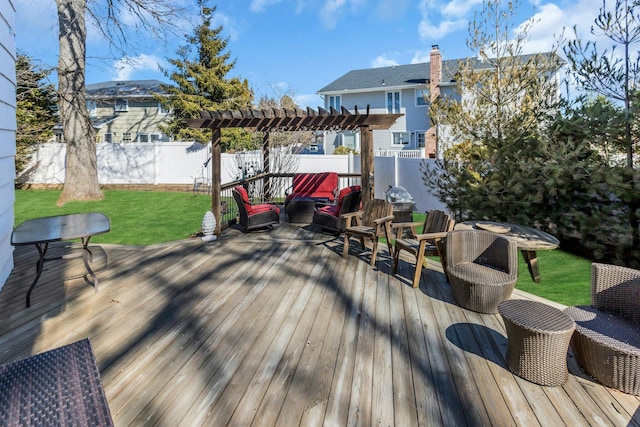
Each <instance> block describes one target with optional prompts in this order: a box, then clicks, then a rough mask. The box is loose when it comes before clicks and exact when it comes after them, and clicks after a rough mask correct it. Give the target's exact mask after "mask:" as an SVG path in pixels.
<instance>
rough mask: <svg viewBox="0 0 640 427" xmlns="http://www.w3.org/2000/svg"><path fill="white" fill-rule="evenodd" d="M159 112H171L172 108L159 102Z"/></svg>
mask: <svg viewBox="0 0 640 427" xmlns="http://www.w3.org/2000/svg"><path fill="white" fill-rule="evenodd" d="M158 113H160V114H171V108H169V107H165V106H164V105H162V104H161V103H160V102H158Z"/></svg>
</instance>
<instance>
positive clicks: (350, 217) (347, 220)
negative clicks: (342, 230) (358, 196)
mask: <svg viewBox="0 0 640 427" xmlns="http://www.w3.org/2000/svg"><path fill="white" fill-rule="evenodd" d="M363 213H364V212H363V211H356V212H348V213H346V214H342V218H343V219H344V223H345V227H349V226H351V225H352V224H353V220H354V218H355V220H356V223H357V224H359V223H360V221H361V218H362V214H363Z"/></svg>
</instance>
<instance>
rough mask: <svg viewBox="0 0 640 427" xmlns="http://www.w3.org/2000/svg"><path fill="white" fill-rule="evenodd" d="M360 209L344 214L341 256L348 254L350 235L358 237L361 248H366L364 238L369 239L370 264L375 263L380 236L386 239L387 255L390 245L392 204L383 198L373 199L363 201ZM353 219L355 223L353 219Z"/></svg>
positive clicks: (390, 250) (390, 249)
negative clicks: (344, 222)
mask: <svg viewBox="0 0 640 427" xmlns="http://www.w3.org/2000/svg"><path fill="white" fill-rule="evenodd" d="M362 208H363V209H362V210H361V211H357V212H352V213H347V214H344V215H343V216H342V217H343V218H345V221H346V228H345V230H344V248H343V251H342V256H344V257H345V258H346V257H347V256H348V255H349V238H350V237H351V236H353V237H357V238H359V239H360V245H361V247H362V249H363V250H365V249H366V245H365V239H367V240H371V243H372V246H373V249H372V252H371V265H375V263H376V255H377V254H378V241H379V240H380V238H381V237H385V238H386V239H387V246H388V248H389V255H391V253H392V249H393V248H392V246H391V221H392V220H393V205H392V204H391V203H388V202H387V201H385V200H381V199H374V200H367V201H366V202H364V205H363V207H362ZM354 220H355V224H354V223H353V221H354Z"/></svg>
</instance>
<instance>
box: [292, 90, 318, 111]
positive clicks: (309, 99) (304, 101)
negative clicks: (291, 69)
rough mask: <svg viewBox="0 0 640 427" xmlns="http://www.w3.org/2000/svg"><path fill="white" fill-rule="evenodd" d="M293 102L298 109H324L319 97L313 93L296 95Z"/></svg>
mask: <svg viewBox="0 0 640 427" xmlns="http://www.w3.org/2000/svg"><path fill="white" fill-rule="evenodd" d="M293 101H294V102H295V103H296V105H298V107H300V108H307V107H310V108H313V109H316V108H318V107H324V101H323V100H322V97H320V95H317V94H315V93H310V94H303V95H296V96H294V97H293Z"/></svg>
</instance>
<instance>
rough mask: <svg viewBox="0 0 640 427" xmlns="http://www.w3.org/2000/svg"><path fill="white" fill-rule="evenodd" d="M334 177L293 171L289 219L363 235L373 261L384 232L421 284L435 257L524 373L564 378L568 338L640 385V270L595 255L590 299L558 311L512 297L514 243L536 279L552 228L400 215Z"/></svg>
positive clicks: (632, 388) (597, 369) (436, 214)
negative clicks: (498, 325) (496, 319)
mask: <svg viewBox="0 0 640 427" xmlns="http://www.w3.org/2000/svg"><path fill="white" fill-rule="evenodd" d="M334 186H336V187H337V176H335V177H334V176H332V175H331V174H299V175H296V177H295V178H294V185H293V192H292V193H291V194H290V195H289V196H287V199H286V201H285V211H286V213H287V215H288V217H289V219H290V222H298V223H310V224H316V225H318V226H320V227H321V228H323V229H327V230H330V231H331V232H334V233H338V234H339V233H341V232H343V233H344V245H343V256H345V257H346V256H348V253H349V243H350V240H351V238H352V237H355V238H357V239H358V240H359V241H360V245H361V247H362V249H363V250H364V249H366V247H367V245H366V243H365V240H366V241H367V242H369V243H370V245H371V247H372V250H371V258H370V263H371V265H375V263H376V258H377V252H378V250H377V249H378V242H379V239H381V238H385V239H386V242H387V245H388V250H389V253H390V254H392V262H393V264H392V269H393V272H394V273H397V272H398V266H399V263H400V255H401V252H402V251H405V252H407V253H408V254H410V255H411V261H412V264H413V265H414V268H415V270H414V276H413V281H412V285H413V287H414V288H415V287H418V286H419V284H420V276H421V272H422V269H423V267H426V257H427V256H435V257H438V258H439V259H440V262H441V264H442V267H443V271H444V274H445V276H446V279H447V281H448V282H449V284H450V285H451V289H452V294H453V297H454V299H455V301H456V302H457V303H458V304H459V305H460V306H462V307H464V308H466V309H469V310H473V311H476V312H479V313H499V314H500V316H501V317H502V319H503V322H504V324H505V329H506V331H507V337H508V345H507V354H506V362H507V366H508V367H509V369H510V370H511V371H512V372H513V373H515V374H516V375H518V376H520V377H522V378H525V379H527V380H528V381H531V382H534V383H537V384H541V385H545V386H558V385H562V384H564V383H565V382H566V381H567V379H568V369H567V362H566V356H567V352H568V350H569V347H571V348H572V350H573V353H574V355H575V357H576V360H577V361H578V363H579V365H580V366H581V367H582V368H583V369H584V370H585V371H586V372H587V373H588V374H589V375H591V376H592V377H593V378H595V379H596V380H598V381H600V382H601V383H602V384H604V385H606V386H609V387H612V388H616V389H618V390H622V391H624V392H626V393H631V394H635V395H640V332H639V331H640V328H639V326H640V271H637V270H632V269H627V268H624V267H617V266H612V265H605V264H597V263H594V264H593V267H592V306H591V307H569V308H567V309H565V310H564V311H561V310H559V309H557V308H555V307H551V306H549V305H547V304H544V303H541V302H537V301H529V300H519V299H515V300H512V299H511V295H512V292H513V290H514V288H515V284H516V281H517V278H518V272H517V265H518V258H517V254H518V250H519V251H520V252H521V253H522V254H523V257H524V259H525V262H526V263H527V267H528V269H529V273H530V274H531V278H532V280H533V281H534V282H536V283H539V282H540V274H539V269H538V261H537V256H536V251H538V250H550V249H555V248H557V247H558V246H559V241H558V240H557V239H556V238H555V237H554V236H552V235H550V234H548V233H545V232H543V231H540V230H537V229H534V228H530V227H525V226H521V225H517V224H509V223H498V222H491V221H467V222H464V223H460V224H457V225H456V224H455V221H454V220H453V219H452V218H451V217H450V216H449V215H448V214H446V213H445V212H442V211H437V210H434V211H431V212H428V213H427V216H426V219H425V222H424V223H418V222H396V223H394V222H393V219H394V216H393V206H392V204H391V203H389V202H387V201H385V200H371V201H366V202H365V203H364V205H362V207H361V209H359V207H360V206H361V201H360V188H359V187H357V186H353V187H347V188H345V189H343V190H342V191H340V193H339V195H338V197H337V198H336V197H334V195H335V194H336V189H335V188H334V189H332V188H333V187H334ZM263 209H264V208H263ZM241 223H242V221H241ZM419 226H422V230H421V232H420V233H418V232H417V229H418V228H417V227H419ZM245 228H247V227H245ZM393 238H395V244H394V245H393V246H392V245H391V241H392V239H393Z"/></svg>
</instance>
